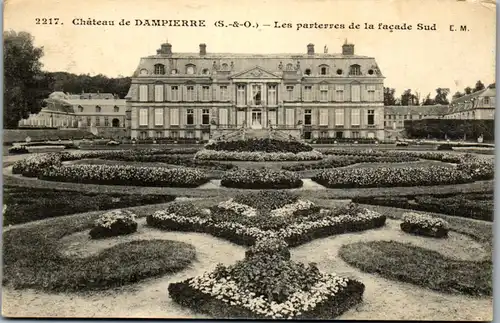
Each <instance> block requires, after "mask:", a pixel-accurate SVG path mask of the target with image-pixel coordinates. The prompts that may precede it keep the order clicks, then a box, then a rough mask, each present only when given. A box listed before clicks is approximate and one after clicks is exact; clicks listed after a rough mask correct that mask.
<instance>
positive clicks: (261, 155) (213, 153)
mask: <svg viewBox="0 0 500 323" xmlns="http://www.w3.org/2000/svg"><path fill="white" fill-rule="evenodd" d="M194 158H195V159H197V160H227V161H261V162H262V161H305V160H319V159H322V158H323V155H322V154H321V153H320V152H319V151H316V150H312V151H306V152H298V153H292V152H262V151H228V150H209V149H202V150H200V151H199V152H197V153H196V155H195V156H194Z"/></svg>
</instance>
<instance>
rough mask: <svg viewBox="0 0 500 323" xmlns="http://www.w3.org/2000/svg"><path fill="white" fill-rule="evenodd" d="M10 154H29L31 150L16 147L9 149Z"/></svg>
mask: <svg viewBox="0 0 500 323" xmlns="http://www.w3.org/2000/svg"><path fill="white" fill-rule="evenodd" d="M9 154H11V155H16V154H29V150H28V149H27V148H26V147H24V146H14V147H10V148H9Z"/></svg>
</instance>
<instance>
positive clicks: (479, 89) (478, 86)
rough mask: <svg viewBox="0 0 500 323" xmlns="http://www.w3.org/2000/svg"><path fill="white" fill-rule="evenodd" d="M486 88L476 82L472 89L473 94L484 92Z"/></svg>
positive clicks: (481, 83)
mask: <svg viewBox="0 0 500 323" xmlns="http://www.w3.org/2000/svg"><path fill="white" fill-rule="evenodd" d="M485 88H486V87H485V86H484V84H483V82H481V81H477V82H476V86H475V87H474V92H477V91H481V90H484V89H485Z"/></svg>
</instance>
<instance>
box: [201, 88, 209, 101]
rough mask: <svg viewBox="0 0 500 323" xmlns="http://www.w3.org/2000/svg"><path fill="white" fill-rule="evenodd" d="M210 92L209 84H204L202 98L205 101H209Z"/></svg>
mask: <svg viewBox="0 0 500 323" xmlns="http://www.w3.org/2000/svg"><path fill="white" fill-rule="evenodd" d="M209 94H210V87H209V86H208V85H203V87H202V88H201V99H202V100H203V101H208V100H209Z"/></svg>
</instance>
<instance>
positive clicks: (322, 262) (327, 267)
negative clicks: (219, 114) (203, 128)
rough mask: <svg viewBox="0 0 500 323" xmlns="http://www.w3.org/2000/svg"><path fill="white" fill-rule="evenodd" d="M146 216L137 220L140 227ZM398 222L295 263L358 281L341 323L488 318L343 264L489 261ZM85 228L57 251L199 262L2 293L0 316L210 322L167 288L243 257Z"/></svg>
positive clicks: (221, 244) (206, 239)
mask: <svg viewBox="0 0 500 323" xmlns="http://www.w3.org/2000/svg"><path fill="white" fill-rule="evenodd" d="M144 221H145V219H139V222H140V224H144ZM398 225H399V222H398V221H394V220H388V221H387V225H386V226H385V227H384V228H380V229H376V230H369V231H364V232H360V233H350V234H343V235H339V236H333V237H329V238H325V239H319V240H315V241H313V242H311V243H308V244H305V245H302V246H299V247H297V248H294V249H292V259H294V260H297V261H302V262H316V263H318V266H319V268H320V269H321V270H322V271H323V272H337V273H339V274H346V275H349V276H355V277H357V278H359V279H360V280H361V281H362V282H363V283H364V284H365V285H366V290H365V293H364V302H363V303H362V304H360V305H358V306H357V307H356V308H353V309H351V310H349V311H348V312H346V313H345V314H344V315H342V316H341V317H339V318H340V319H346V320H347V319H349V320H350V319H356V320H370V319H377V320H391V319H394V320H396V319H397V320H491V319H492V309H493V301H492V299H491V298H473V297H468V296H463V295H449V294H442V293H438V292H434V291H431V290H427V289H424V288H420V287H417V286H414V285H410V284H404V283H400V282H395V281H390V280H387V279H384V278H381V277H378V276H376V275H370V274H365V273H362V272H360V271H359V270H357V269H356V268H352V267H350V266H349V265H347V264H346V263H345V262H343V261H342V260H341V259H340V258H339V257H338V256H337V254H338V250H339V248H340V247H341V246H342V245H344V244H348V243H353V242H357V241H370V240H397V241H400V242H410V243H412V244H415V245H417V246H422V247H426V248H429V249H432V250H435V251H438V252H440V253H442V254H444V255H446V256H448V257H454V258H456V259H464V260H480V259H483V258H484V257H486V256H487V255H486V254H485V251H484V250H483V249H482V247H481V245H480V244H478V243H477V242H475V241H473V240H471V239H470V238H468V237H466V236H463V235H460V234H458V233H454V232H450V236H449V238H448V239H430V238H424V237H417V236H412V235H408V234H405V233H403V232H401V231H400V230H399V228H398ZM87 234H88V231H84V232H79V233H76V234H73V235H70V236H67V237H65V238H63V239H62V240H61V250H60V251H61V252H62V253H63V254H65V255H67V256H73V257H86V256H88V255H90V254H94V253H97V252H99V251H101V250H103V249H105V248H109V247H111V246H113V245H116V244H118V243H121V242H125V241H131V240H136V239H158V238H159V239H169V240H177V241H183V242H187V243H191V244H193V245H194V246H195V247H196V250H197V260H196V261H195V262H194V263H193V265H192V266H191V268H189V269H186V270H184V271H182V272H180V273H177V274H175V275H171V276H165V277H162V278H156V279H149V280H146V281H143V282H141V283H139V284H135V285H131V286H126V287H122V288H119V289H116V290H110V291H106V292H99V293H88V294H46V293H42V292H38V291H34V290H21V291H15V290H11V289H3V297H2V299H3V315H5V316H11V317H14V316H18V317H19V316H23V317H104V318H167V317H168V318H208V317H207V316H204V315H201V314H199V313H195V312H193V311H192V310H190V309H188V308H185V307H181V306H179V305H177V304H175V303H173V302H172V301H171V300H170V298H169V297H168V292H167V287H168V284H169V283H171V282H177V281H180V280H183V279H186V278H188V277H192V276H195V275H198V274H201V273H202V272H204V271H207V270H211V269H213V268H214V267H215V265H216V264H217V263H224V264H232V263H234V262H236V261H237V260H240V259H242V258H243V256H244V250H245V248H243V247H240V246H237V245H234V244H231V243H229V242H227V241H225V240H222V239H218V238H214V237H212V236H209V235H206V234H200V233H181V232H165V231H160V230H157V229H154V228H148V227H144V226H143V225H140V226H139V230H138V232H137V233H136V234H134V235H130V236H122V237H119V238H114V239H105V240H89V239H88V238H87Z"/></svg>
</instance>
